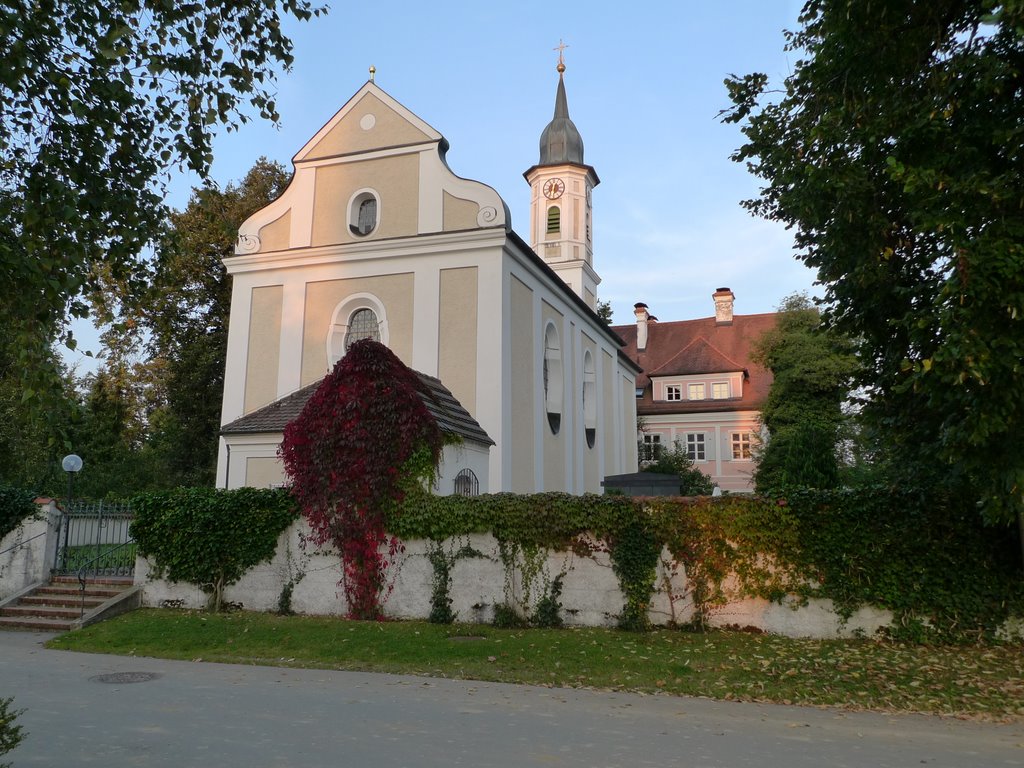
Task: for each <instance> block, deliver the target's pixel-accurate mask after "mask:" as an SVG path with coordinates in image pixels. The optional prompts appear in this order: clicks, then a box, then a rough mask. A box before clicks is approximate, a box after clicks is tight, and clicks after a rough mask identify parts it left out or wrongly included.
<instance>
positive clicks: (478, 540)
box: [135, 522, 892, 638]
mask: <svg viewBox="0 0 1024 768" xmlns="http://www.w3.org/2000/svg"><path fill="white" fill-rule="evenodd" d="M307 533H308V529H307V528H306V526H305V524H304V523H301V522H300V523H296V524H295V525H294V526H292V527H291V528H290V529H289V530H288V531H286V532H285V533H283V534H282V535H281V540H280V541H279V543H278V550H277V555H276V556H275V557H274V559H273V560H271V561H270V562H267V563H262V564H260V565H257V566H256V567H255V568H253V569H252V570H250V571H249V572H248V573H246V575H245V576H243V577H242V579H241V580H240V581H239V582H238V583H237V584H235V585H232V586H230V587H228V588H227V590H226V593H225V599H226V600H227V601H229V602H231V603H236V604H239V605H241V606H242V607H243V608H245V609H247V610H255V611H274V610H277V609H278V606H279V601H280V599H281V594H282V589H283V588H284V587H285V585H287V584H289V583H292V584H293V588H292V594H291V609H292V610H293V611H295V612H296V613H300V614H311V615H338V616H341V615H344V614H345V613H346V612H347V607H346V605H345V599H344V594H343V591H342V588H341V586H340V585H339V581H340V579H341V566H340V563H339V559H338V556H337V555H336V554H334V553H332V552H324V551H318V550H317V549H316V548H315V547H313V546H312V545H311V544H306V543H304V542H305V536H306V535H307ZM436 546H438V545H436V544H434V543H432V542H428V541H424V540H416V541H409V542H405V550H404V552H402V553H401V554H400V555H399V556H398V557H397V559H396V561H395V562H394V563H393V564H392V566H391V567H390V569H389V574H390V583H391V591H390V594H389V595H388V596H387V598H386V600H385V601H384V613H385V615H387V616H388V617H391V618H396V619H425V618H427V616H428V615H429V614H430V609H431V606H430V599H431V594H432V590H433V583H434V572H433V568H432V566H431V564H430V560H429V552H430V549H431V548H432V547H436ZM440 546H441V547H442V548H443V550H444V552H445V553H446V554H447V555H448V556H449V557H453V558H454V564H453V566H452V569H451V589H450V597H451V599H452V606H451V607H452V610H453V611H454V612H455V614H456V620H457V621H460V622H468V623H489V622H491V621H492V620H493V618H494V607H495V605H499V604H502V603H505V602H506V601H510V602H511V603H512V604H514V605H515V607H516V608H517V609H518V610H519V611H520V612H521V613H522V614H523V615H529V614H531V613H532V612H533V610H534V609H535V607H536V605H537V601H538V600H539V599H540V598H541V597H543V595H544V594H545V591H546V589H547V588H548V587H549V585H550V584H551V582H552V580H553V579H555V578H556V577H557V576H559V575H562V577H563V581H562V594H561V597H560V598H559V601H560V602H561V604H562V611H561V615H562V618H563V620H564V621H565V624H566V625H568V626H609V627H610V626H614V625H615V623H616V620H617V617H618V614H619V612H620V611H621V610H622V607H623V603H624V598H623V596H622V592H621V590H620V589H619V583H618V579H617V577H616V576H615V574H614V572H613V571H612V567H611V561H610V558H609V556H608V554H607V553H606V552H600V551H598V552H595V553H594V554H593V555H592V556H580V555H577V554H574V553H572V552H548V553H547V554H546V556H543V557H542V558H540V559H538V560H537V561H536V562H534V563H532V567H531V565H530V564H526V563H524V561H523V559H522V557H521V556H520V557H518V558H517V559H516V563H517V565H516V567H515V568H514V569H513V570H512V572H511V573H510V574H506V569H505V566H504V564H503V562H502V558H501V553H500V550H499V547H498V542H497V540H496V539H495V538H494V537H493V536H491V535H489V534H488V535H472V536H463V537H457V538H455V539H449V540H447V541H444V542H442V543H441V545H440ZM135 574H136V575H135V581H136V583H137V584H144V590H143V593H144V596H143V603H144V604H145V605H147V606H153V607H160V606H177V607H184V608H201V607H203V606H205V605H206V602H207V595H206V594H205V593H204V592H202V591H201V590H200V589H198V588H197V587H194V586H191V585H188V584H172V583H169V582H167V581H164V580H162V579H153V578H151V574H150V566H149V563H148V562H147V561H146V560H145V559H144V558H139V560H138V562H137V563H136V570H135ZM656 585H657V590H656V592H655V594H654V597H653V599H652V602H651V609H650V619H651V622H652V623H654V624H656V625H664V624H669V623H672V622H675V623H685V622H687V621H689V620H690V619H691V618H692V617H693V602H692V600H691V599H690V596H689V592H688V590H687V584H686V576H685V572H684V569H683V568H682V566H681V565H679V564H675V563H672V562H671V561H670V557H669V556H668V553H667V552H665V553H663V557H662V563H661V565H659V568H658V574H657V581H656ZM506 590H507V591H508V594H506ZM709 619H710V624H711V625H712V626H739V627H743V628H748V627H755V628H757V629H760V630H763V631H766V632H772V633H775V634H781V635H787V636H790V637H819V638H826V637H850V636H855V635H859V634H864V635H867V636H870V635H872V634H873V633H874V632H875V631H876V630H877V629H878V628H879V627H882V626H885V625H887V624H888V623H889V622H890V621H891V620H892V616H891V614H890V613H889V612H887V611H882V610H877V609H872V608H864V609H861V610H860V611H858V612H857V613H856V614H855V615H854V616H853V617H852V618H851V619H850V620H849V621H848V622H845V623H844V622H842V621H841V620H840V619H839V617H838V616H837V615H836V613H835V612H834V611H833V610H832V606H831V603H830V602H829V601H827V600H811V601H809V602H808V603H807V604H806V605H800V604H798V603H797V602H795V601H789V602H786V603H783V604H777V603H771V602H769V601H766V600H761V599H752V598H745V599H736V600H734V601H732V602H730V603H728V604H727V605H725V606H723V607H721V608H719V609H716V610H715V611H713V612H712V614H711V616H710V617H709Z"/></svg>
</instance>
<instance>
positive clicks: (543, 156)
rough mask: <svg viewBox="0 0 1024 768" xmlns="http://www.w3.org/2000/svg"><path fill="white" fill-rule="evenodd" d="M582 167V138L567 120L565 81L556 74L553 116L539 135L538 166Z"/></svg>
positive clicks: (571, 122)
mask: <svg viewBox="0 0 1024 768" xmlns="http://www.w3.org/2000/svg"><path fill="white" fill-rule="evenodd" d="M566 163H574V164H576V165H583V164H584V163H583V137H582V136H580V132H579V130H578V129H577V128H576V125H575V123H573V121H572V120H571V119H570V118H569V102H568V100H567V99H566V97H565V80H564V78H563V77H562V73H561V72H559V73H558V90H557V91H556V92H555V116H554V117H552V118H551V122H550V123H548V124H547V126H545V128H544V131H543V132H542V133H541V135H540V162H539V163H538V165H565V164H566Z"/></svg>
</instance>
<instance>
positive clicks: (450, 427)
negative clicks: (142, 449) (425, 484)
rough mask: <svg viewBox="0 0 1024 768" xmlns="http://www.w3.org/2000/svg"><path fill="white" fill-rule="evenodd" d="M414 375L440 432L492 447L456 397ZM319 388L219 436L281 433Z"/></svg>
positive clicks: (432, 381) (261, 411)
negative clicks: (418, 381)
mask: <svg viewBox="0 0 1024 768" xmlns="http://www.w3.org/2000/svg"><path fill="white" fill-rule="evenodd" d="M415 373H416V375H417V376H418V377H419V380H420V383H421V384H422V385H423V387H422V389H421V390H420V396H421V397H422V398H423V404H424V405H425V406H426V407H427V411H428V412H429V413H430V415H431V416H433V417H434V420H435V421H436V422H437V426H438V427H440V429H441V431H442V432H444V433H445V434H449V435H456V436H458V437H461V438H462V439H463V440H470V441H472V442H474V443H480V444H481V445H494V441H493V440H492V439H491V438H490V436H489V435H488V434H487V433H486V432H485V431H484V428H483V427H481V426H480V424H479V423H478V422H477V420H476V419H474V418H473V417H472V416H471V415H470V414H469V411H467V410H466V409H465V408H464V407H463V406H462V404H461V403H460V402H459V401H458V400H456V399H455V395H453V394H452V393H451V391H450V390H449V389H448V387H446V386H445V385H444V384H442V383H441V380H440V379H438V378H435V377H433V376H427V375H426V374H425V373H420V372H419V371H416V372H415ZM319 386H320V382H319V381H316V382H314V383H312V384H308V385H307V386H305V387H303V388H302V389H299V390H296V391H295V392H292V393H291V394H290V395H286V396H285V397H282V398H281V399H280V400H275V401H274V402H272V403H270V405H266V406H264V407H262V408H259V409H257V410H255V411H253V412H252V413H247V414H246V415H245V416H242V417H241V418H239V419H235V420H234V421H232V422H230V423H229V424H225V425H224V426H223V427H221V430H220V433H221V434H222V435H255V434H267V433H273V432H283V431H284V428H285V426H286V425H287V424H288V423H289V422H291V421H293V420H294V419H295V418H297V417H298V415H299V414H300V413H302V409H303V408H305V407H306V403H307V402H308V401H309V398H311V397H312V396H313V393H314V392H316V389H317V387H319Z"/></svg>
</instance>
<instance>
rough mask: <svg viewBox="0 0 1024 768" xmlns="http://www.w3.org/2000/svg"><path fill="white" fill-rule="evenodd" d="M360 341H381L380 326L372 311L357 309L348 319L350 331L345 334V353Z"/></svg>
mask: <svg viewBox="0 0 1024 768" xmlns="http://www.w3.org/2000/svg"><path fill="white" fill-rule="evenodd" d="M360 339H373V340H374V341H380V324H379V323H378V322H377V315H376V314H374V312H373V310H372V309H357V310H356V311H355V312H353V313H352V317H350V318H349V319H348V330H347V331H346V332H345V351H346V352H348V348H349V347H351V346H352V344H353V343H354V342H356V341H359V340H360Z"/></svg>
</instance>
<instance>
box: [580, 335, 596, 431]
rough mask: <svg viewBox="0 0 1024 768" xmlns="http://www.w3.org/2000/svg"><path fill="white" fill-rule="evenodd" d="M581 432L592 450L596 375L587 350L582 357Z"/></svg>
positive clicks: (591, 358) (594, 423) (594, 429)
mask: <svg viewBox="0 0 1024 768" xmlns="http://www.w3.org/2000/svg"><path fill="white" fill-rule="evenodd" d="M583 432H584V435H586V438H587V448H593V447H594V443H595V442H597V374H596V373H595V372H594V356H593V355H591V354H590V350H589V349H588V350H587V351H586V353H584V355H583Z"/></svg>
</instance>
